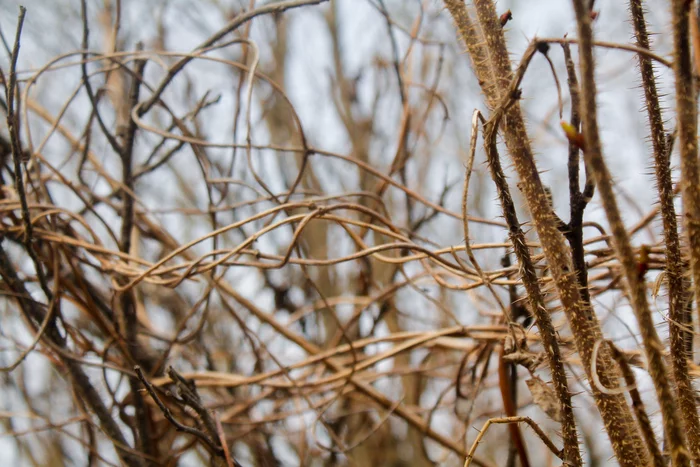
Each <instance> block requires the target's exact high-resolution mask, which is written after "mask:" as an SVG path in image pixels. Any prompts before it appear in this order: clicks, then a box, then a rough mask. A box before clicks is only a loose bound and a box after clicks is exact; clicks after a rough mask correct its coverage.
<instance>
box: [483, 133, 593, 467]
mask: <svg viewBox="0 0 700 467" xmlns="http://www.w3.org/2000/svg"><path fill="white" fill-rule="evenodd" d="M484 147H485V149H486V156H487V160H488V163H489V169H490V170H491V177H492V178H493V181H494V183H495V184H496V190H497V192H498V198H499V200H500V202H501V209H502V211H503V215H504V217H505V220H506V223H507V224H508V234H509V236H510V240H511V243H512V244H513V249H514V251H515V256H516V257H517V259H518V263H519V265H520V274H521V276H522V280H523V285H524V286H525V290H526V291H527V297H528V301H529V303H530V308H531V310H532V313H533V315H534V316H535V320H536V322H537V327H538V328H539V330H540V335H541V337H542V343H543V347H544V349H545V353H546V354H547V360H548V362H549V367H550V370H551V373H552V382H553V383H554V389H555V391H556V393H557V396H558V397H559V401H560V404H561V413H562V436H563V438H564V449H563V452H564V460H566V461H568V462H569V463H570V464H571V465H576V466H578V465H582V464H581V462H582V461H581V453H580V452H579V449H578V436H577V433H576V420H575V419H574V411H573V407H572V404H571V394H570V393H569V385H568V383H567V381H566V371H565V370H564V363H563V359H562V356H561V352H560V349H559V343H558V342H557V335H556V331H555V329H554V325H553V324H552V318H551V317H550V315H549V311H548V310H547V308H546V306H545V303H544V298H543V296H542V291H541V290H540V286H539V284H538V282H537V273H536V271H535V266H534V263H533V262H532V258H531V256H530V250H529V249H528V247H527V243H526V239H525V234H524V233H523V230H522V229H521V228H520V222H519V221H518V217H517V214H516V212H515V204H514V203H513V198H512V197H511V195H510V190H509V189H508V182H507V181H506V177H505V175H504V173H503V169H502V168H501V162H500V157H499V155H498V152H497V149H496V127H495V126H494V125H493V124H487V127H486V131H485V134H484Z"/></svg>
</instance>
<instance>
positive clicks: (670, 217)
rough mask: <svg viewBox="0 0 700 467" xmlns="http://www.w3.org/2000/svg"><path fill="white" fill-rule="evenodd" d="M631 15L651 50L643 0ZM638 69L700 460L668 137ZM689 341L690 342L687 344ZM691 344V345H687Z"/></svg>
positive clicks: (673, 323) (677, 363)
mask: <svg viewBox="0 0 700 467" xmlns="http://www.w3.org/2000/svg"><path fill="white" fill-rule="evenodd" d="M630 12H631V14H632V21H633V24H634V30H635V35H636V37H637V45H638V46H639V47H640V48H644V49H649V48H650V47H649V36H648V34H647V26H646V21H645V19H644V12H643V8H642V2H641V0H630ZM639 67H640V72H641V77H642V86H643V88H644V97H645V100H646V109H647V115H648V117H649V128H650V131H651V142H652V146H653V149H654V171H655V173H656V182H657V189H658V191H659V202H660V204H661V218H662V220H663V229H664V246H665V250H666V278H667V281H668V295H669V318H670V320H669V336H670V341H671V342H670V344H671V361H672V364H673V377H674V380H675V383H676V390H677V392H678V401H679V405H680V407H679V408H680V410H681V414H682V415H683V419H684V421H685V426H686V433H687V435H688V443H689V445H690V449H691V451H692V454H693V458H694V459H695V460H696V462H697V461H698V460H700V420H698V413H697V408H696V402H695V394H694V392H695V391H694V389H693V387H692V385H691V381H690V377H689V374H688V360H687V359H688V357H690V355H688V352H687V349H688V348H690V349H691V350H692V339H693V334H692V333H691V332H687V331H685V330H684V326H688V325H692V316H691V315H690V314H688V313H687V310H686V309H685V308H686V306H685V304H686V301H687V293H686V287H685V284H684V278H683V259H682V257H681V247H680V240H679V238H678V222H677V220H676V208H675V206H674V204H673V198H674V193H673V179H672V177H671V166H670V162H671V160H670V158H669V152H670V148H669V147H668V144H667V139H668V137H667V135H666V131H665V130H664V123H663V117H662V115H661V106H660V103H659V96H658V93H657V90H656V78H655V76H654V69H653V67H652V63H651V60H650V59H649V58H648V57H647V56H645V55H643V54H639ZM687 341H689V342H687ZM688 344H690V345H688Z"/></svg>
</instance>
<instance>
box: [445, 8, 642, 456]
mask: <svg viewBox="0 0 700 467" xmlns="http://www.w3.org/2000/svg"><path fill="white" fill-rule="evenodd" d="M445 4H446V6H447V8H448V10H449V11H450V13H451V14H452V17H453V18H454V20H455V22H456V23H457V28H458V30H459V32H460V34H461V35H462V39H463V40H464V41H465V43H466V45H467V49H468V51H469V54H470V56H471V57H472V61H473V63H474V68H475V71H476V74H477V77H478V79H479V81H480V83H481V86H482V90H483V91H484V93H485V94H486V98H487V103H488V105H489V107H490V108H491V109H493V110H494V111H495V113H500V114H503V123H502V128H503V131H504V137H505V142H506V146H507V147H508V150H509V153H510V155H511V158H512V160H513V162H514V166H515V169H516V171H517V173H518V176H519V179H520V184H519V186H520V188H521V190H522V192H523V195H524V196H525V200H526V202H527V206H528V208H529V210H530V213H531V215H532V219H533V222H534V225H535V228H536V230H537V233H538V235H539V237H540V242H541V244H542V246H543V249H544V254H545V257H546V259H547V263H548V265H549V267H550V271H551V273H552V276H553V279H554V282H555V285H556V287H557V290H558V292H559V298H560V300H561V302H562V305H563V308H564V311H565V312H566V316H567V318H568V320H569V323H570V324H571V329H572V332H573V337H574V341H575V343H576V348H577V350H578V352H579V354H580V355H581V359H582V362H583V365H584V368H585V369H586V372H587V374H588V377H589V380H590V379H591V374H590V371H591V367H590V364H591V359H592V356H593V346H594V344H595V342H596V341H597V340H599V339H601V337H602V333H601V329H600V324H599V323H598V321H597V319H596V318H595V316H594V315H593V313H592V311H591V310H590V305H588V304H586V303H585V301H584V300H582V298H581V294H580V292H579V288H578V282H577V281H576V279H575V277H574V276H573V265H572V264H571V259H570V254H569V250H568V248H567V246H566V244H565V240H564V237H563V235H562V234H561V232H560V231H559V226H558V223H557V221H556V219H555V216H554V215H553V213H552V209H551V206H550V204H549V202H548V199H547V195H546V193H545V190H544V187H543V186H542V182H541V180H540V177H539V173H538V171H537V167H536V166H535V163H534V159H533V156H532V150H531V148H530V142H529V140H528V136H527V131H526V129H525V123H524V120H523V117H522V114H521V112H520V106H519V104H518V102H517V101H516V102H510V103H509V104H508V106H507V107H506V106H497V104H499V103H500V102H501V101H506V102H508V100H512V98H513V97H514V96H513V95H512V93H511V94H509V93H508V91H509V89H510V83H511V80H512V78H513V72H512V70H511V64H510V58H509V55H508V51H507V49H506V45H505V38H504V36H503V31H502V29H501V28H500V24H499V22H498V15H497V14H496V11H495V7H494V5H493V3H492V2H490V1H486V0H481V1H476V2H475V6H476V10H477V17H478V20H479V24H480V27H481V28H482V30H483V31H484V34H483V37H480V36H479V34H478V33H477V32H476V28H475V26H474V24H473V22H472V20H471V18H470V17H469V14H468V12H467V10H466V7H465V6H464V3H462V2H459V1H457V0H445ZM484 57H489V60H488V61H484V60H483V58H484ZM493 76H498V77H499V80H498V81H499V82H496V80H494V79H493V78H492V77H493ZM492 118H493V116H492ZM600 358H601V359H602V364H601V365H600V366H599V367H600V368H601V375H600V377H601V381H603V383H604V384H605V386H606V387H613V386H616V384H617V379H618V375H619V373H618V371H617V369H616V368H614V366H613V365H612V364H611V360H610V355H609V352H604V353H603V352H601V355H600ZM593 395H594V397H595V400H596V403H597V406H598V409H599V411H600V414H601V417H602V419H603V421H604V424H605V427H606V430H607V432H608V435H609V437H610V439H611V441H612V445H613V450H614V451H615V454H616V456H617V458H618V460H619V461H620V463H621V464H622V465H624V466H637V465H642V464H645V463H646V458H647V453H646V451H645V450H644V448H643V444H642V440H641V438H640V435H639V432H638V430H637V429H636V427H635V425H634V421H633V418H632V414H631V412H630V409H629V407H628V406H627V404H626V402H625V399H624V397H623V396H622V395H607V394H602V393H601V392H600V391H598V390H597V389H595V388H593Z"/></svg>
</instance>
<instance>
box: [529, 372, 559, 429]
mask: <svg viewBox="0 0 700 467" xmlns="http://www.w3.org/2000/svg"><path fill="white" fill-rule="evenodd" d="M525 382H526V383H527V387H528V388H529V389H530V393H531V394H532V399H533V401H534V402H535V404H537V405H538V406H539V407H540V409H542V411H543V412H544V413H546V414H547V415H548V416H549V418H551V419H552V420H554V421H556V422H561V404H559V399H558V398H557V395H556V393H555V392H554V389H552V388H551V387H550V386H549V385H548V384H547V383H545V382H544V381H542V379H541V378H539V377H538V376H535V377H533V378H531V379H528V380H527V381H525Z"/></svg>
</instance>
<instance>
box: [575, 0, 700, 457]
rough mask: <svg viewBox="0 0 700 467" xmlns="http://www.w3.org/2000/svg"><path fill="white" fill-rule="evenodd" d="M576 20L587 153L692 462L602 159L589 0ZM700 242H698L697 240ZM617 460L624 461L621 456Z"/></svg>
mask: <svg viewBox="0 0 700 467" xmlns="http://www.w3.org/2000/svg"><path fill="white" fill-rule="evenodd" d="M573 4H574V9H575V11H576V18H577V22H578V35H579V40H580V47H579V59H580V67H581V101H582V102H581V104H582V105H581V118H582V121H583V132H584V136H585V141H586V150H585V151H584V156H585V158H586V162H587V164H588V165H589V166H590V170H591V172H592V174H593V177H594V178H595V180H596V185H597V187H598V191H599V193H600V197H601V200H602V203H603V207H604V209H605V214H606V216H607V218H608V222H609V223H610V227H611V230H612V233H613V244H614V247H615V251H616V253H617V256H618V258H619V260H620V262H621V263H622V266H623V271H624V275H625V279H626V280H627V286H628V290H629V293H630V300H631V302H632V308H633V309H634V312H635V315H636V317H637V322H638V323H639V329H640V334H641V336H642V341H643V343H644V350H645V353H646V357H647V359H648V360H649V374H650V376H651V378H652V381H653V382H654V387H655V389H656V394H657V397H658V399H659V405H660V407H661V413H662V415H663V420H664V428H665V432H666V436H667V438H668V441H669V446H670V450H671V458H672V459H673V465H677V466H686V465H690V459H689V458H688V452H687V450H686V448H685V438H684V436H683V426H682V422H681V420H680V416H679V414H678V411H677V410H676V397H675V394H674V393H673V391H672V389H671V385H670V383H669V380H668V374H667V371H666V364H665V362H664V357H663V353H662V351H663V346H662V344H661V340H660V339H659V336H658V334H657V333H656V328H655V327H654V321H653V319H652V316H651V310H650V309H649V304H648V302H647V296H646V285H645V283H644V280H643V277H640V275H639V274H638V272H637V261H636V259H635V255H634V251H633V250H632V245H631V242H630V238H629V236H628V234H627V230H626V228H625V225H624V223H623V222H622V217H621V215H620V210H619V208H618V206H617V201H616V199H615V192H614V189H613V182H612V177H611V175H610V172H609V170H608V168H607V166H606V164H605V161H604V160H603V154H602V150H601V143H600V137H599V134H598V122H597V119H596V86H595V75H594V64H593V44H592V40H593V39H592V30H591V17H590V4H589V2H588V1H585V0H573ZM699 246H700V245H699ZM699 253H700V250H699ZM618 459H619V460H620V461H621V462H624V460H623V459H621V458H619V457H618Z"/></svg>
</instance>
